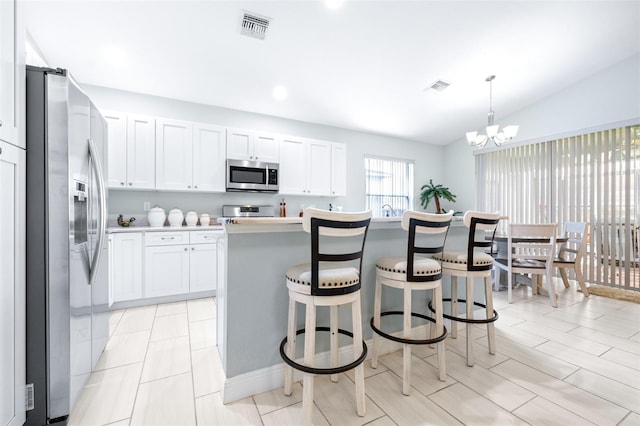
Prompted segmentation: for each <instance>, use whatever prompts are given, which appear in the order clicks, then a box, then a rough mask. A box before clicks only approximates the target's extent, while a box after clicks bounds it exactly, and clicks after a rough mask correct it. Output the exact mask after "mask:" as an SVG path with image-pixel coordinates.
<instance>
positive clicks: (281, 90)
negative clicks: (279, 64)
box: [273, 86, 289, 101]
mask: <svg viewBox="0 0 640 426" xmlns="http://www.w3.org/2000/svg"><path fill="white" fill-rule="evenodd" d="M288 94H289V93H288V92H287V89H286V88H285V87H284V86H276V87H274V88H273V97H274V98H276V100H278V101H283V100H285V99H287V95H288Z"/></svg>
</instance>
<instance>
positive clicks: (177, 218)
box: [169, 209, 184, 227]
mask: <svg viewBox="0 0 640 426" xmlns="http://www.w3.org/2000/svg"><path fill="white" fill-rule="evenodd" d="M183 220H184V214H182V210H180V209H171V210H170V211H169V226H172V227H178V226H182V221H183Z"/></svg>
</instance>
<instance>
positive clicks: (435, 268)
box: [376, 256, 442, 281]
mask: <svg viewBox="0 0 640 426" xmlns="http://www.w3.org/2000/svg"><path fill="white" fill-rule="evenodd" d="M441 271H442V268H441V267H440V263H439V262H437V261H435V260H433V259H431V258H428V257H418V256H416V257H415V259H414V261H413V274H414V275H416V276H423V277H424V276H428V275H437V274H439V273H440V272H441ZM376 273H377V274H378V275H380V276H382V277H385V278H389V279H392V280H396V281H406V279H407V257H406V256H393V257H381V258H380V259H378V260H377V261H376Z"/></svg>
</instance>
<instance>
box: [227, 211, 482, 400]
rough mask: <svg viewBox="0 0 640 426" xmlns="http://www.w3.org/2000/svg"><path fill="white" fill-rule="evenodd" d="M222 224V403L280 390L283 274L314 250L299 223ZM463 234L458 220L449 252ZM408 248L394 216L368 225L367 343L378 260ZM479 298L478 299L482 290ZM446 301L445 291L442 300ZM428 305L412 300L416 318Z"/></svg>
mask: <svg viewBox="0 0 640 426" xmlns="http://www.w3.org/2000/svg"><path fill="white" fill-rule="evenodd" d="M223 225H224V229H225V237H224V239H223V244H222V246H221V247H220V248H222V249H223V250H225V252H226V256H225V259H227V261H226V264H225V265H224V266H223V268H224V270H223V272H222V273H223V276H222V277H221V278H222V279H220V280H219V283H218V288H217V290H216V296H217V338H218V350H219V352H220V357H221V360H222V365H223V368H224V372H225V375H226V381H225V387H224V392H223V395H224V402H225V403H227V402H231V401H234V400H237V399H240V398H244V397H246V396H249V395H253V394H257V393H260V392H264V391H266V390H269V389H274V388H277V387H280V386H282V383H283V366H284V363H283V361H282V359H281V358H280V353H279V345H280V342H281V340H282V339H283V338H284V336H285V335H286V332H287V312H288V303H289V295H288V291H287V286H286V283H285V272H286V271H287V269H288V268H289V267H291V266H293V265H295V264H299V263H305V262H309V260H310V250H311V248H310V245H311V244H310V236H309V234H308V233H306V232H304V231H303V229H302V219H301V218H235V219H229V220H228V221H227V222H226V223H224V224H223ZM467 232H468V230H467V228H466V227H465V226H464V225H463V223H462V220H461V218H454V221H453V222H452V225H451V227H450V229H449V233H448V236H447V247H448V248H451V249H464V248H466V245H467ZM338 244H339V243H338ZM406 244H407V233H406V232H405V231H403V230H402V228H401V226H400V218H399V217H394V218H374V219H373V220H372V222H371V225H370V227H369V233H368V235H367V240H366V245H365V249H364V258H363V265H362V276H361V282H362V290H361V292H362V294H361V296H362V321H363V330H364V337H365V339H366V340H367V341H369V340H370V339H371V338H372V331H371V328H370V327H369V320H370V318H371V317H372V316H373V300H374V284H375V274H376V271H375V263H376V259H378V258H380V257H382V256H388V255H390V254H402V253H406ZM443 280H449V278H448V277H445V278H443ZM477 281H478V282H477V284H476V285H477V286H480V285H481V282H480V280H477ZM478 293H480V294H483V292H481V291H480V288H478V291H476V294H478ZM448 294H449V291H448V285H445V286H444V297H448ZM428 299H429V295H428V294H426V292H425V297H424V298H421V297H414V301H413V311H414V312H419V313H423V314H427V313H428V309H427V306H426V301H427V300H428ZM400 306H402V294H401V292H399V291H393V292H392V291H389V292H385V293H384V294H383V310H386V309H388V308H391V307H400ZM347 309H348V308H347ZM447 309H448V306H445V311H446V310H447ZM324 311H325V310H323V309H319V310H318V323H326V324H328V309H327V310H326V311H327V312H324ZM350 317H351V315H350V313H349V311H347V310H344V311H343V310H341V311H340V327H341V328H345V329H347V330H350V329H351V325H350ZM303 327H304V314H303V313H299V315H298V328H303ZM320 337H326V336H320ZM300 340H303V339H299V341H300ZM327 340H328V339H327ZM299 343H300V342H299ZM341 344H342V345H345V344H348V342H341ZM317 347H318V349H317V351H318V353H321V352H324V351H327V350H328V342H323V341H320V342H318V345H317ZM298 353H299V354H300V353H301V352H298ZM321 357H322V356H320V358H321Z"/></svg>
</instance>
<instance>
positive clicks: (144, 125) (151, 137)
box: [127, 115, 156, 189]
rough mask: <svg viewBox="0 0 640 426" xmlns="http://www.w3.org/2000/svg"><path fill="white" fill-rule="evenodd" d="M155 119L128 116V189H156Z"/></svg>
mask: <svg viewBox="0 0 640 426" xmlns="http://www.w3.org/2000/svg"><path fill="white" fill-rule="evenodd" d="M155 121H156V120H155V119H154V118H153V117H147V116H142V115H128V116H127V187H128V188H136V189H153V188H155V166H156V162H155V152H156V148H155V146H156V140H155V139H156V138H155V133H156V132H155V130H156V129H155Z"/></svg>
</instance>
